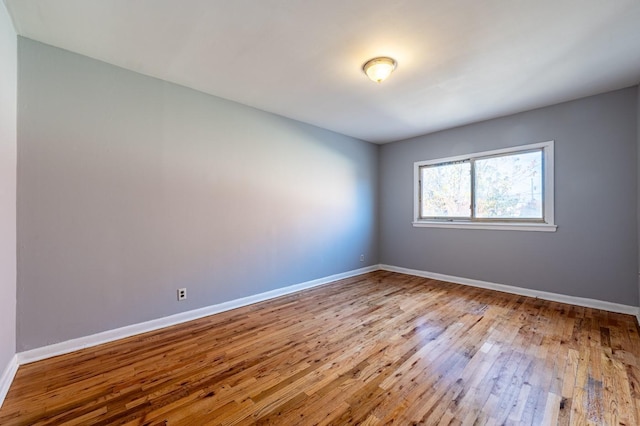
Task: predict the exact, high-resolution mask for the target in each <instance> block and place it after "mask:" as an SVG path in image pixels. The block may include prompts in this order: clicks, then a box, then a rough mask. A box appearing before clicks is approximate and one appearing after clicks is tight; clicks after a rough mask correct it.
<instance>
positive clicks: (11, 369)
mask: <svg viewBox="0 0 640 426" xmlns="http://www.w3.org/2000/svg"><path fill="white" fill-rule="evenodd" d="M17 371H18V356H17V355H14V356H13V358H11V361H9V364H8V365H7V366H6V367H5V369H4V371H3V372H2V376H0V407H2V404H3V403H4V399H5V398H6V397H7V393H8V392H9V388H10V387H11V383H12V382H13V378H14V377H15V376H16V372H17Z"/></svg>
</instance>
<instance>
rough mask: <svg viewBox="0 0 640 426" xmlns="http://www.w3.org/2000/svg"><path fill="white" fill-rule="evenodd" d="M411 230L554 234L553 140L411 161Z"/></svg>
mask: <svg viewBox="0 0 640 426" xmlns="http://www.w3.org/2000/svg"><path fill="white" fill-rule="evenodd" d="M414 175H415V190H414V221H413V225H414V226H430V227H441V228H474V229H509V230H522V231H555V230H556V225H555V223H554V218H553V141H550V142H542V143H536V144H531V145H524V146H518V147H513V148H507V149H500V150H495V151H488V152H480V153H476V154H470V155H464V156H459V157H451V158H442V159H438V160H429V161H420V162H417V163H414Z"/></svg>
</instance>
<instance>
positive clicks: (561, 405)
mask: <svg viewBox="0 0 640 426" xmlns="http://www.w3.org/2000/svg"><path fill="white" fill-rule="evenodd" d="M638 329H639V328H638V325H637V324H636V320H635V318H634V317H632V316H629V315H623V314H617V313H611V312H605V311H600V310H597V309H591V308H583V307H577V306H572V305H567V304H562V303H556V302H549V301H544V300H540V299H533V298H528V297H525V296H517V295H511V294H506V293H501V292H496V291H491V290H484V289H478V288H473V287H467V286H461V285H456V284H452V283H447V282H443V281H437V280H432V279H427V278H420V277H415V276H408V275H403V274H398V273H392V272H383V271H378V272H373V273H370V274H365V275H362V276H358V277H353V278H349V279H346V280H342V281H338V282H335V283H332V284H329V285H325V286H321V287H318V288H314V289H310V290H306V291H303V292H299V293H296V294H292V295H288V296H284V297H281V298H278V299H274V300H270V301H267V302H262V303H258V304H254V305H250V306H246V307H243V308H239V309H235V310H233V311H228V312H224V313H220V314H217V315H213V316H210V317H206V318H202V319H199V320H195V321H191V322H189V323H184V324H179V325H176V326H173V327H169V328H166V329H163V330H158V331H154V332H150V333H145V334H142V335H138V336H133V337H130V338H127V339H123V340H120V341H116V342H111V343H107V344H104V345H100V346H96V347H93V348H87V349H84V350H81V351H78V352H74V353H71V354H67V355H62V356H58V357H55V358H51V359H48V360H44V361H40V362H36V363H32V364H28V365H24V366H21V367H20V368H19V370H18V373H17V374H16V378H15V380H14V383H13V384H12V386H11V389H10V390H9V393H8V395H7V399H6V401H5V403H4V406H3V407H2V408H1V409H0V424H2V425H59V424H69V425H71V424H83V425H84V424H89V425H111V424H124V425H147V426H160V425H164V426H167V425H255V424H265V425H267V424H282V425H293V424H296V425H307V424H309V425H315V424H318V425H342V424H361V425H383V424H389V423H394V424H426V425H436V424H440V425H473V424H484V425H491V424H495V425H502V424H505V425H511V424H513V425H518V424H535V425H538V424H544V425H547V424H558V425H569V424H572V425H589V424H594V425H595V424H598V425H599V424H607V425H628V426H629V425H636V424H638V423H637V422H638V420H640V413H639V412H638V409H639V404H640V336H639V334H638Z"/></svg>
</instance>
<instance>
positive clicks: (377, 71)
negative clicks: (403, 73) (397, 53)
mask: <svg viewBox="0 0 640 426" xmlns="http://www.w3.org/2000/svg"><path fill="white" fill-rule="evenodd" d="M396 65H398V64H397V63H396V61H395V59H393V58H388V57H386V56H382V57H378V58H373V59H370V60H369V61H367V62H366V63H365V64H364V65H363V66H362V70H363V71H364V73H365V74H367V77H369V78H370V79H371V81H375V82H376V83H381V82H382V81H383V80H384V79H386V78H387V77H389V75H391V73H392V72H393V70H395V69H396Z"/></svg>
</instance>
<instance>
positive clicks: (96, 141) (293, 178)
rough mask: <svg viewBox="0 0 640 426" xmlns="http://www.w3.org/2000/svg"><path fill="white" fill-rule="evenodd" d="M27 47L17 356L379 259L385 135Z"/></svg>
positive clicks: (21, 47) (21, 51)
mask: <svg viewBox="0 0 640 426" xmlns="http://www.w3.org/2000/svg"><path fill="white" fill-rule="evenodd" d="M18 55H19V56H18V60H19V69H20V78H19V86H18V93H19V102H18V111H19V114H18V318H17V319H18V337H17V345H18V350H21V351H22V350H27V349H31V348H35V347H39V346H43V345H47V344H51V343H56V342H60V341H64V340H67V339H71V338H76V337H80V336H85V335H89V334H92V333H96V332H100V331H103V330H109V329H113V328H116V327H121V326H125V325H128V324H133V323H138V322H141V321H146V320H151V319H154V318H159V317H163V316H167V315H170V314H174V313H177V312H180V311H186V310H191V309H195V308H199V307H203V306H207V305H211V304H216V303H220V302H223V301H228V300H232V299H236V298H239V297H243V296H248V295H252V294H256V293H261V292H264V291H268V290H272V289H276V288H279V287H284V286H288V285H291V284H297V283H301V282H304V281H308V280H312V279H316V278H320V277H325V276H329V275H332V274H336V273H340V272H345V271H349V270H353V269H357V268H360V267H364V266H367V265H372V264H376V263H378V256H377V251H376V250H377V240H376V238H377V235H376V234H377V232H376V231H377V220H376V213H375V212H376V206H377V191H376V182H377V165H378V163H377V161H378V147H377V146H376V145H372V144H369V143H366V142H363V141H359V140H356V139H352V138H349V137H345V136H342V135H338V134H335V133H332V132H329V131H326V130H322V129H319V128H316V127H312V126H309V125H305V124H302V123H299V122H295V121H292V120H289V119H285V118H282V117H279V116H275V115H272V114H268V113H265V112H262V111H258V110H255V109H252V108H249V107H246V106H243V105H239V104H237V103H233V102H229V101H226V100H223V99H219V98H216V97H213V96H209V95H205V94H202V93H199V92H196V91H193V90H190V89H187V88H184V87H180V86H177V85H173V84H170V83H166V82H163V81H160V80H157V79H154V78H150V77H146V76H143V75H140V74H136V73H133V72H130V71H126V70H123V69H120V68H117V67H114V66H111V65H108V64H105V63H102V62H98V61H95V60H92V59H89V58H87V57H83V56H80V55H76V54H72V53H69V52H66V51H63V50H60V49H57V48H53V47H50V46H46V45H43V44H40V43H37V42H34V41H31V40H28V39H23V38H20V39H19V44H18ZM211 78H215V76H212V77H211ZM360 254H364V255H365V259H366V261H365V262H360V261H359V256H360ZM179 287H187V289H188V300H187V301H185V302H177V301H176V289H177V288H179Z"/></svg>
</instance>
